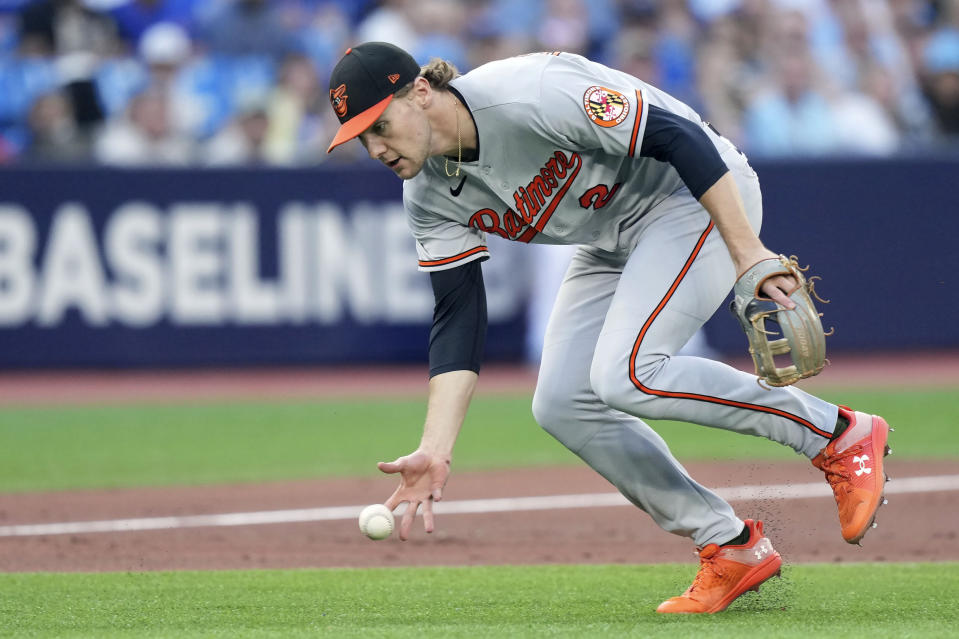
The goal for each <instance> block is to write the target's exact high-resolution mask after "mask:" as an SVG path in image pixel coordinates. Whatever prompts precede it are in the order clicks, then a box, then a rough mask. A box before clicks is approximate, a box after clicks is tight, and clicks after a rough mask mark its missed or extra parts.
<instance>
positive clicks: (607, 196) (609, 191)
mask: <svg viewBox="0 0 959 639" xmlns="http://www.w3.org/2000/svg"><path fill="white" fill-rule="evenodd" d="M622 185H623V183H622V182H617V183H616V184H614V185H613V188H609V187H608V186H606V185H605V184H597V185H596V186H594V187H593V188H591V189H588V190H587V191H586V192H585V193H583V194H582V195H581V196H579V205H580V206H581V207H583V208H584V209H588V208H591V207H592V209H593V210H594V211H598V210H599V209H601V208H603V207H604V206H606V205H607V204H609V201H610V200H612V199H613V196H614V195H616V191H618V190H619V187H620V186H622Z"/></svg>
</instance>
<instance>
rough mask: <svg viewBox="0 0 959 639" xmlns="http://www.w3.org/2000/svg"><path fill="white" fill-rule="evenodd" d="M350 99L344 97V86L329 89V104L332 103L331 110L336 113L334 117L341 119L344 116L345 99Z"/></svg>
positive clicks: (346, 96)
mask: <svg viewBox="0 0 959 639" xmlns="http://www.w3.org/2000/svg"><path fill="white" fill-rule="evenodd" d="M348 97H350V96H348V95H346V85H345V84H341V85H340V86H338V87H336V88H335V89H330V102H332V103H333V110H334V111H336V115H338V116H339V117H341V118H342V117H343V116H344V115H346V99H347V98H348Z"/></svg>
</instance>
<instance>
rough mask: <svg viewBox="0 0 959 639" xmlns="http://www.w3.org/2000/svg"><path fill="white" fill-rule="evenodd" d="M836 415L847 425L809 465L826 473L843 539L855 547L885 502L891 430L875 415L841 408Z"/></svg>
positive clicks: (872, 523) (871, 526)
mask: <svg viewBox="0 0 959 639" xmlns="http://www.w3.org/2000/svg"><path fill="white" fill-rule="evenodd" d="M839 413H840V414H841V415H842V416H843V417H845V418H846V419H848V420H849V426H848V427H847V428H846V430H845V432H843V434H842V435H840V436H839V437H837V438H836V439H834V440H832V441H831V442H829V444H827V445H826V447H825V448H823V449H822V450H821V451H819V454H818V455H816V457H814V458H813V460H812V464H813V466H815V467H816V468H818V469H820V470H821V471H823V472H824V473H826V480H827V481H828V482H829V485H830V486H832V492H833V494H834V495H835V497H836V505H837V506H839V524H840V525H841V526H842V537H843V539H845V540H846V541H848V542H849V543H851V544H858V543H859V542H860V540H861V539H862V538H863V535H865V534H866V531H867V530H869V528H875V527H876V511H877V510H879V507H880V506H882V505H883V504H884V503H886V500H885V497H884V496H883V491H884V490H885V486H886V481H887V478H886V473H885V472H884V471H883V457H885V456H886V455H888V454H889V453H891V452H892V450H890V448H889V446H887V445H886V442H887V440H888V439H889V431H890V430H892V429H891V428H889V424H887V423H886V420H884V419H883V418H882V417H880V416H879V415H867V414H866V413H860V412H858V411H853V410H851V409H849V408H847V407H845V406H840V407H839ZM860 545H861V544H860Z"/></svg>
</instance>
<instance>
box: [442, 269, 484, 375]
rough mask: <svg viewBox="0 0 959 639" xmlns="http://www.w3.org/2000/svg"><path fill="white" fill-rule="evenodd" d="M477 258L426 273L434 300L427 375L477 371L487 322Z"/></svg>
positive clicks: (481, 274) (480, 272)
mask: <svg viewBox="0 0 959 639" xmlns="http://www.w3.org/2000/svg"><path fill="white" fill-rule="evenodd" d="M481 261H483V260H474V261H472V262H469V263H468V264H464V265H463V266H457V267H455V268H451V269H447V270H444V271H433V272H431V273H430V283H431V284H432V285H433V297H434V298H435V300H436V303H435V306H434V307H433V328H432V329H431V330H430V377H431V378H432V377H435V376H437V375H439V374H440V373H448V372H450V371H460V370H470V371H474V372H476V373H479V370H480V360H481V359H482V355H483V346H484V345H485V343H486V324H487V319H486V288H485V286H484V285H483V269H482V268H480V262H481Z"/></svg>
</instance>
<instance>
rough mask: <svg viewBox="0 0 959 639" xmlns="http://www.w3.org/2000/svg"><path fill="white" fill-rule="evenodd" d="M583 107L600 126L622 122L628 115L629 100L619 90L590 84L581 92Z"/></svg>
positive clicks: (594, 122)
mask: <svg viewBox="0 0 959 639" xmlns="http://www.w3.org/2000/svg"><path fill="white" fill-rule="evenodd" d="M583 107H585V109H586V115H588V116H589V119H590V120H592V121H593V124H596V125H598V126H601V127H611V126H616V125H617V124H620V123H622V121H623V120H625V119H626V116H628V115H629V100H627V99H626V97H625V96H624V95H623V94H622V93H620V92H619V91H613V90H612V89H607V88H606V87H600V86H591V87H589V88H588V89H586V93H584V94H583Z"/></svg>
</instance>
